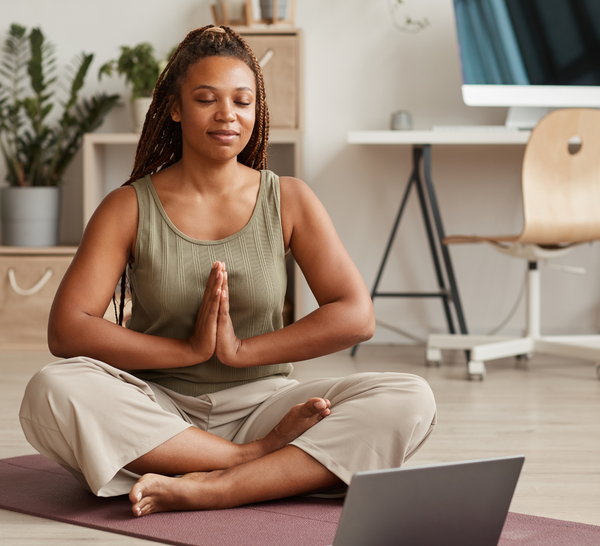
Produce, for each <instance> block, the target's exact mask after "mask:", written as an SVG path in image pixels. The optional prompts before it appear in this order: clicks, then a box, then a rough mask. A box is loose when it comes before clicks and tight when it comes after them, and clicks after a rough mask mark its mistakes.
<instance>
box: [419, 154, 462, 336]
mask: <svg viewBox="0 0 600 546" xmlns="http://www.w3.org/2000/svg"><path fill="white" fill-rule="evenodd" d="M413 156H414V160H413V161H414V163H415V164H416V165H417V166H418V165H420V162H421V156H423V160H424V161H423V162H424V163H425V162H426V161H427V154H426V153H425V150H424V149H423V148H421V147H420V146H415V147H414V148H413ZM429 160H431V154H429ZM416 182H417V191H418V193H419V203H420V204H421V213H422V215H423V222H424V224H425V229H426V231H427V240H428V241H429V250H430V251H431V259H432V260H433V267H434V269H435V276H436V280H437V283H438V288H439V289H440V292H441V294H442V303H443V305H444V313H445V315H446V322H447V324H448V332H450V333H451V334H454V333H456V329H455V328H454V321H453V320H452V313H451V312H450V302H449V300H451V301H454V298H453V292H452V288H451V289H450V293H448V290H447V288H446V282H445V281H444V274H443V273H442V267H441V263H440V257H439V254H438V244H439V246H440V247H442V248H443V247H444V244H443V243H442V240H443V239H440V238H439V237H440V233H439V230H438V231H437V235H438V239H437V241H438V243H437V244H436V239H435V237H434V232H433V229H432V226H431V218H430V215H429V209H428V208H427V199H426V198H425V191H424V189H423V180H422V178H421V177H420V176H419V174H418V173H417V181H416ZM428 189H429V188H428ZM432 191H434V190H433V185H432ZM428 195H429V196H430V199H429V203H430V207H431V209H432V213H433V216H434V222H435V224H436V226H437V225H438V223H437V220H436V218H440V225H441V217H440V214H439V210H438V209H437V201H435V203H436V206H435V208H434V206H433V201H432V200H431V193H430V192H429V191H428ZM433 196H434V198H435V192H434V193H433ZM436 212H437V216H436ZM442 229H443V228H442ZM449 263H450V262H446V261H444V264H445V266H446V269H447V268H448V264H449ZM450 267H452V264H451V263H450ZM448 282H449V283H450V287H452V281H450V275H448ZM457 315H458V313H457ZM459 322H460V319H459Z"/></svg>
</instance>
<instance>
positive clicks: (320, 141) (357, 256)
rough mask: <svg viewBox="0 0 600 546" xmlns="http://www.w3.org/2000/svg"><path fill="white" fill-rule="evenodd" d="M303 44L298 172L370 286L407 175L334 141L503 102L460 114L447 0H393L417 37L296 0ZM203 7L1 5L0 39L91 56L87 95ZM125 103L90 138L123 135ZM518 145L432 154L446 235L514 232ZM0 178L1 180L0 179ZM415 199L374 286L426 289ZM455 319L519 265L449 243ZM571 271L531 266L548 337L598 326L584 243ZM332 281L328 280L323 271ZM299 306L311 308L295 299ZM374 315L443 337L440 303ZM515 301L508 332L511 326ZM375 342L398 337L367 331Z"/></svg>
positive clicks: (485, 325) (185, 27) (496, 115)
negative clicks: (124, 50) (417, 27)
mask: <svg viewBox="0 0 600 546" xmlns="http://www.w3.org/2000/svg"><path fill="white" fill-rule="evenodd" d="M297 1H298V12H297V23H298V26H299V27H300V28H302V29H303V31H304V37H305V76H306V77H305V89H304V93H305V105H306V115H305V122H306V123H305V127H306V132H305V160H304V173H305V179H306V181H307V182H308V183H309V184H310V185H311V187H312V188H313V189H314V191H315V192H316V193H317V195H318V196H319V197H320V198H321V200H322V201H323V203H324V204H325V206H326V207H327V209H328V210H329V212H330V214H331V216H332V218H333V221H334V223H335V225H336V226H337V229H338V231H339V233H340V236H341V238H342V240H343V242H344V244H345V245H346V247H347V249H348V251H349V252H350V255H351V256H352V258H353V259H354V260H355V262H356V264H357V266H358V267H359V270H360V272H361V274H362V275H363V277H364V279H365V282H366V283H367V285H368V286H369V288H370V287H371V285H372V283H373V281H374V278H375V274H376V271H377V268H378V265H379V261H380V259H381V256H382V253H383V250H384V246H385V242H386V240H387V237H388V235H389V230H390V228H391V224H392V221H393V219H394V217H395V214H396V212H397V208H398V205H399V202H400V197H401V194H402V192H403V189H404V185H405V183H406V180H407V177H408V174H409V173H408V170H409V167H410V149H409V148H408V147H385V146H356V145H348V144H346V133H347V132H348V131H350V130H359V129H386V128H387V127H388V125H389V118H390V114H391V113H392V112H393V111H395V110H398V109H407V110H409V111H411V112H412V114H413V118H414V125H415V127H416V128H429V127H431V126H432V125H444V124H446V125H459V124H460V125H466V124H499V123H503V120H504V116H505V114H506V110H505V109H502V108H469V107H466V106H465V105H464V104H463V103H462V99H461V95H460V82H461V78H460V68H459V60H458V53H457V48H456V39H455V31H454V25H453V14H452V7H451V6H452V3H451V0H405V2H404V6H405V7H404V8H401V9H400V14H402V13H409V14H410V15H411V16H413V17H415V18H420V17H423V16H425V17H427V18H428V19H429V20H430V21H431V26H430V27H429V28H427V29H426V30H425V31H423V32H420V33H418V34H406V33H401V32H399V31H397V30H396V29H395V28H394V27H393V25H392V22H391V19H390V14H389V10H388V4H387V2H392V1H393V0H297ZM209 6H210V1H209V0H171V1H170V2H169V3H168V4H165V3H164V2H153V1H150V0H126V1H125V2H123V1H117V0H104V1H102V2H98V1H92V0H52V1H51V2H50V1H48V0H21V2H14V1H13V0H0V14H1V21H2V27H1V28H0V40H2V41H3V40H4V36H5V32H6V30H7V28H8V25H9V24H10V23H11V22H19V23H22V24H25V25H27V26H29V27H31V26H36V25H41V26H42V29H43V30H44V32H45V33H46V35H47V36H48V37H49V38H50V39H51V40H52V41H53V42H54V43H55V44H56V51H57V55H58V56H59V61H60V62H59V65H60V66H61V67H63V66H64V65H65V64H66V63H67V62H68V61H69V60H70V59H72V58H73V56H74V55H75V54H77V53H78V52H80V51H82V50H84V51H86V52H94V53H95V54H96V58H95V61H94V64H93V65H92V68H91V71H90V76H89V77H88V81H87V84H86V88H85V90H86V92H94V91H96V90H97V89H99V88H103V89H105V90H107V91H111V92H120V93H122V94H123V96H124V98H125V99H126V98H127V95H128V91H127V90H126V89H125V88H124V86H123V83H122V81H121V80H119V79H118V78H112V79H108V80H105V81H103V82H102V83H100V84H99V83H98V82H97V79H96V76H95V74H96V73H97V69H98V67H99V66H100V64H101V63H103V62H105V61H106V60H108V59H110V58H114V57H115V56H116V55H117V54H118V46H120V45H134V44H136V43H138V42H141V41H150V42H152V43H153V44H154V46H155V47H156V49H157V51H158V52H161V53H163V52H166V51H168V50H169V49H170V48H171V47H172V46H173V45H174V44H176V43H177V42H178V41H179V40H181V39H182V38H183V36H184V35H185V34H186V32H187V31H189V30H191V29H192V28H195V27H197V26H201V25H204V24H207V23H210V22H212V21H211V18H210V8H209ZM128 109H129V107H128V104H127V100H124V101H123V105H122V106H120V107H118V108H117V109H115V111H114V112H113V113H112V114H111V115H110V117H109V119H108V120H107V122H106V123H105V125H104V126H103V127H102V129H101V130H102V131H128V130H130V121H129V111H128ZM130 153H131V151H130V152H126V153H125V154H124V153H123V152H122V151H121V152H117V151H109V153H108V161H109V168H108V175H109V177H111V178H112V179H113V180H111V182H110V183H111V184H112V185H113V186H115V187H116V186H118V185H119V184H120V183H121V182H122V180H121V179H122V177H124V176H126V174H127V172H128V169H129V168H130V161H131V160H130V155H129V154H130ZM522 155H523V148H522V147H519V146H506V147H471V146H464V147H442V146H440V147H435V148H434V150H433V175H434V179H435V182H436V187H437V191H438V198H439V200H440V207H441V210H442V215H443V219H444V222H445V227H446V232H447V233H448V234H452V233H479V234H483V233H487V234H501V233H517V232H518V231H519V230H520V228H521V222H522V219H521V202H520V193H519V191H520V179H519V177H520V165H521V160H522ZM0 176H1V177H2V178H3V172H0ZM81 176H82V166H81V158H80V157H79V158H77V159H76V161H75V162H74V164H73V165H72V167H71V168H70V169H69V171H68V173H67V177H66V181H65V188H64V190H65V207H64V208H65V211H64V218H63V229H62V232H63V240H64V241H65V242H76V241H77V240H78V239H79V237H80V235H81V229H82V222H81V185H80V181H81ZM425 245H426V240H425V235H424V231H423V228H422V224H421V221H420V217H419V211H418V209H417V207H416V201H415V200H414V199H413V201H412V202H411V205H410V208H409V210H408V213H407V216H406V217H405V218H404V219H403V222H402V224H401V229H400V233H399V236H398V240H397V244H396V245H395V247H394V250H393V253H392V256H391V258H390V262H389V266H388V268H387V270H386V273H385V275H384V279H383V284H382V289H389V290H410V289H416V290H430V289H433V288H435V278H434V275H433V269H432V266H431V259H430V256H429V251H428V249H427V247H426V246H425ZM451 252H452V256H453V259H454V264H455V269H456V274H457V278H458V282H459V289H460V292H461V296H462V299H463V306H464V308H465V312H466V317H467V322H468V324H469V327H470V328H471V330H472V331H474V332H484V331H487V330H488V329H490V328H491V327H493V326H495V325H496V324H497V323H498V322H500V320H501V319H502V318H503V317H504V315H505V314H506V313H507V312H508V310H509V309H510V308H511V307H512V304H513V302H514V300H515V298H516V296H517V293H518V292H519V288H520V283H521V281H522V278H523V275H524V272H525V264H524V263H522V262H521V261H518V260H515V259H511V258H507V257H504V256H500V255H497V254H496V253H495V252H494V251H493V250H491V249H489V248H487V247H485V246H484V245H468V246H461V247H453V248H452V250H451ZM559 261H560V262H561V263H566V264H573V265H582V266H584V267H586V268H587V269H588V273H587V275H585V276H583V277H580V276H576V275H572V274H568V273H562V272H557V271H552V270H548V269H547V268H545V267H543V266H542V268H543V281H542V283H543V295H542V302H543V317H542V328H543V330H545V331H546V332H548V333H554V332H572V333H580V332H581V333H590V332H596V331H597V330H598V326H599V317H598V314H599V310H600V309H599V302H600V290H599V288H600V286H599V285H600V283H597V282H596V278H597V277H598V273H599V272H600V264H599V263H598V262H599V261H600V255H599V252H598V247H597V245H586V246H584V247H581V248H579V249H576V250H575V251H574V252H573V253H572V254H570V255H569V256H567V257H566V258H563V259H561V260H559ZM334 273H335V272H334ZM306 305H307V306H310V305H311V302H310V299H309V298H307V302H306ZM375 308H376V314H377V317H378V319H379V320H381V321H383V322H386V323H389V324H392V325H393V326H395V327H397V328H400V329H404V330H408V331H409V332H411V333H413V334H415V335H417V336H424V335H426V332H428V331H445V322H444V316H443V313H442V308H441V304H440V303H439V302H437V301H424V300H411V301H407V300H404V301H400V300H389V299H388V300H383V299H380V300H377V301H376V304H375ZM523 316H524V313H523V306H521V308H520V310H519V312H518V313H517V315H516V316H515V318H514V319H513V320H512V321H511V323H510V324H509V327H508V328H507V331H509V332H519V331H520V329H521V325H522V321H523ZM374 341H379V342H405V341H406V338H403V337H401V336H399V335H397V334H395V333H390V332H389V331H387V330H385V329H383V328H378V332H377V334H376V337H375V338H374Z"/></svg>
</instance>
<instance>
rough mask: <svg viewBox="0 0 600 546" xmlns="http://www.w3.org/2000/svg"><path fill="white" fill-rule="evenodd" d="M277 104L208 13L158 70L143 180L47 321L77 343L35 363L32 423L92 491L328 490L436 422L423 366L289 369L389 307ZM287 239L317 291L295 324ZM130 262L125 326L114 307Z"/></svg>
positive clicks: (26, 416) (84, 257)
mask: <svg viewBox="0 0 600 546" xmlns="http://www.w3.org/2000/svg"><path fill="white" fill-rule="evenodd" d="M268 119H269V118H268V111H267V106H266V102H265V93H264V83H263V79H262V75H261V72H260V67H259V65H258V63H257V61H256V59H255V57H254V55H253V54H252V52H251V50H250V49H249V48H248V46H247V45H246V44H245V43H244V42H243V40H242V39H241V37H240V36H239V35H237V34H236V33H235V32H233V31H232V30H231V29H229V28H226V27H221V28H215V27H212V26H209V27H204V28H201V29H198V30H196V31H193V32H191V33H190V34H189V35H188V36H187V37H186V39H185V40H184V41H183V42H182V43H181V45H180V46H179V48H178V50H177V51H176V52H175V54H174V55H173V58H172V59H171V61H170V62H169V64H168V66H167V67H166V69H165V71H164V72H163V74H162V75H161V77H160V79H159V81H158V83H157V86H156V90H155V93H154V98H153V103H152V106H151V109H150V112H149V114H148V116H147V118H146V123H145V125H144V130H143V132H142V136H141V139H140V143H139V145H138V150H137V153H136V159H135V164H134V169H133V172H132V176H131V179H130V180H129V181H128V182H127V183H126V185H124V187H122V188H119V189H118V190H116V191H114V192H112V193H111V194H110V195H108V196H107V197H106V199H105V200H104V201H103V202H102V204H101V205H100V206H99V208H98V210H97V211H96V213H95V214H94V216H93V218H92V219H91V220H90V223H89V225H88V227H87V229H86V232H85V234H84V237H83V239H82V242H81V245H80V247H79V249H78V252H77V255H76V257H75V259H74V260H73V263H72V265H71V267H70V269H69V271H68V272H67V274H66V275H65V278H64V280H63V282H62V284H61V286H60V288H59V290H58V292H57V294H56V298H55V301H54V304H53V307H52V311H51V316H50V323H49V329H48V340H49V346H50V349H51V351H52V353H53V354H55V355H56V356H60V357H62V358H64V359H65V360H61V361H59V362H56V363H54V364H50V365H49V366H47V367H46V368H44V369H43V370H41V371H40V372H39V373H38V374H37V375H36V376H34V378H32V380H31V382H30V384H29V385H28V388H27V391H26V394H25V398H24V401H23V405H22V408H21V413H20V416H21V422H22V426H23V429H24V431H25V434H26V436H27V438H28V440H29V441H30V442H31V443H32V444H33V445H34V447H36V449H38V450H39V451H40V452H41V453H43V454H44V455H46V456H47V457H49V458H50V459H52V460H54V461H57V462H59V463H60V464H61V465H63V466H64V467H65V468H67V469H68V470H69V471H71V472H72V473H73V475H74V476H75V477H76V478H77V479H78V480H79V481H80V482H81V483H82V485H83V486H84V487H86V488H88V489H89V490H91V491H92V492H93V493H94V494H96V495H100V496H112V495H120V494H125V493H129V497H130V499H131V502H132V510H133V513H134V514H135V515H136V516H143V515H146V514H149V513H152V512H158V511H164V510H181V509H187V510H193V509H207V508H224V507H231V506H238V505H241V504H246V503H250V502H257V501H262V500H268V499H274V498H281V497H284V496H289V495H297V494H304V493H313V492H319V491H331V490H334V489H336V488H340V487H343V486H344V485H345V484H348V483H349V482H350V479H351V477H352V475H353V474H354V473H355V472H356V471H358V470H366V469H375V468H386V467H392V466H399V465H401V464H402V463H403V462H404V460H405V459H406V458H407V457H408V456H410V455H412V454H413V453H414V452H415V451H416V450H417V449H418V447H420V445H421V444H422V443H423V442H424V441H425V439H426V438H427V437H428V435H429V434H430V432H431V430H432V428H433V425H434V423H435V402H434V400H433V395H432V393H431V390H430V389H429V386H428V385H427V383H426V382H425V381H424V380H423V379H421V378H419V377H417V376H413V375H408V374H376V373H372V374H358V375H353V376H349V377H345V378H338V379H322V380H313V381H307V382H304V383H298V382H296V381H293V380H290V379H288V378H287V376H288V375H289V374H290V372H291V371H292V366H291V364H289V363H290V362H292V361H301V360H306V359H310V358H314V357H317V356H321V355H324V354H328V353H332V352H335V351H339V350H341V349H344V348H347V347H350V346H352V345H354V344H355V343H358V342H361V341H364V340H366V339H368V338H370V337H371V336H372V334H373V331H374V315H373V308H372V305H371V300H370V298H369V294H368V291H367V289H366V287H365V285H364V283H363V281H362V279H361V277H360V274H359V273H358V271H357V269H356V267H355V266H354V264H353V263H352V261H351V260H350V258H349V256H348V254H347V253H346V251H345V249H344V248H343V246H342V243H341V241H340V240H339V238H338V236H337V234H336V232H335V230H334V228H333V225H332V223H331V220H330V219H329V217H328V216H327V213H326V212H325V210H324V208H323V206H322V205H321V204H320V203H319V201H318V200H317V198H316V197H315V195H314V194H313V193H312V192H311V190H310V189H309V188H308V187H307V186H306V185H305V184H304V183H303V182H301V181H300V180H297V179H293V178H288V177H282V178H281V179H279V178H278V177H277V176H275V175H274V174H273V173H271V172H270V171H267V170H265V169H266V146H267V138H268V129H269V125H268ZM288 251H291V252H292V253H293V255H294V258H295V259H296V261H297V263H298V264H299V265H300V267H301V268H302V271H303V273H304V275H305V277H306V280H307V282H308V284H309V286H310V288H311V290H312V292H313V294H314V295H315V297H316V299H317V301H318V303H319V308H318V309H317V310H316V311H314V312H313V313H311V314H310V315H308V316H307V317H305V318H303V319H301V320H299V321H297V322H295V323H294V324H291V325H290V326H287V327H285V328H283V327H282V316H281V315H282V306H283V299H284V294H285V286H286V275H285V254H286V253H287V252H288ZM124 269H125V270H126V272H125V273H122V272H123V270H124ZM121 276H122V280H121V286H122V287H123V286H124V285H125V281H126V278H128V280H129V283H130V285H131V291H132V303H133V308H132V317H131V319H130V320H129V321H128V323H127V328H121V327H120V326H118V325H115V324H112V323H109V322H108V321H105V320H103V318H102V317H103V314H104V311H105V310H106V308H107V305H108V303H109V302H110V299H111V296H112V295H113V294H114V287H115V285H116V284H117V282H118V279H119V277H121ZM119 315H120V321H122V317H123V294H121V308H120V312H119ZM307 400H308V402H306V401H307ZM282 417H283V419H282ZM278 423H279V424H278ZM179 475H182V476H181V477H173V476H179ZM140 476H141V477H140Z"/></svg>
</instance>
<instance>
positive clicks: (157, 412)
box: [19, 358, 210, 496]
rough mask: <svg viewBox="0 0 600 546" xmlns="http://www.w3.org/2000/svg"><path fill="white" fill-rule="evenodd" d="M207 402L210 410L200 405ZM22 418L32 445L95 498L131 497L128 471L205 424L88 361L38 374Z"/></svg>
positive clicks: (113, 370) (157, 393)
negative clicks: (140, 459) (182, 434)
mask: <svg viewBox="0 0 600 546" xmlns="http://www.w3.org/2000/svg"><path fill="white" fill-rule="evenodd" d="M202 404H204V405H206V406H207V407H209V406H210V404H208V403H207V402H206V401H202V400H198V405H199V407H200V408H201V406H202ZM197 413H198V419H196V421H198V420H199V419H200V417H199V416H200V413H201V411H200V409H198V411H197ZM19 416H20V420H21V426H22V428H23V431H24V433H25V437H26V438H27V440H28V441H29V442H30V443H31V445H32V446H33V447H35V448H36V449H37V450H38V451H39V452H40V453H42V454H43V455H44V456H46V457H48V458H49V459H51V460H53V461H55V462H57V463H59V464H60V465H62V466H63V467H64V468H66V469H67V470H70V471H71V472H72V473H73V475H74V476H75V477H76V478H77V479H78V481H80V483H82V485H83V486H84V487H86V486H87V488H88V489H89V490H90V491H92V492H93V493H94V494H96V495H98V496H113V495H121V494H126V493H129V491H130V489H131V487H132V486H133V484H134V483H135V482H136V480H137V478H139V476H137V475H136V474H133V473H131V472H128V471H126V470H124V469H123V467H124V466H126V465H127V464H129V463H130V462H131V461H134V460H135V459H137V458H138V457H141V456H142V455H144V454H145V453H148V452H149V451H151V450H152V449H154V448H155V447H157V446H159V445H160V444H162V443H164V442H166V441H167V440H169V439H170V438H172V437H173V436H175V435H177V434H179V433H180V432H183V431H184V430H185V429H187V428H188V427H190V426H192V425H193V424H196V425H198V424H200V425H201V423H198V422H196V423H192V420H191V419H190V418H189V417H187V415H186V414H185V412H183V411H181V410H180V408H179V407H178V405H177V404H176V403H175V402H173V401H172V400H170V399H169V397H168V396H167V395H165V393H164V392H163V391H162V390H159V389H156V390H153V389H152V388H151V386H150V385H149V384H148V383H145V382H144V381H142V380H140V379H138V378H136V377H135V376H133V375H131V374H129V373H127V372H124V371H122V370H119V369H117V368H113V367H112V366H109V365H108V364H105V363H103V362H100V361H97V360H93V359H90V358H72V359H68V360H63V361H59V362H55V363H53V364H49V365H48V366H46V367H45V368H43V369H42V370H40V371H39V372H38V373H37V374H36V375H35V376H34V377H33V378H32V379H31V381H30V382H29V384H28V385H27V388H26V391H25V396H24V398H23V403H22V405H21V410H20V412H19Z"/></svg>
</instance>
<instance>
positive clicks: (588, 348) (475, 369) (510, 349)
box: [426, 334, 600, 379]
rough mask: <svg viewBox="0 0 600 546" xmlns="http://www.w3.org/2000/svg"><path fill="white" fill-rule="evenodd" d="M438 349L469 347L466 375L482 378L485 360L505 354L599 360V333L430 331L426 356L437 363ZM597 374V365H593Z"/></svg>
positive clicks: (439, 361) (484, 372)
mask: <svg viewBox="0 0 600 546" xmlns="http://www.w3.org/2000/svg"><path fill="white" fill-rule="evenodd" d="M442 349H462V350H468V351H470V359H469V363H468V366H467V373H468V375H469V379H476V378H478V379H483V378H484V377H485V374H486V369H485V362H486V361H488V360H496V359H498V358H506V357H509V356H516V357H521V356H526V355H531V354H533V353H541V354H547V355H556V356H566V357H573V358H581V359H584V360H591V361H594V362H600V335H589V336H536V337H533V336H527V337H521V338H518V337H517V338H515V337H500V336H476V335H457V334H431V335H430V336H429V337H428V339H427V354H426V360H427V362H428V363H432V364H436V365H439V364H440V363H441V360H442ZM596 371H597V373H598V377H599V378H600V365H599V366H598V367H597V369H596Z"/></svg>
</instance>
